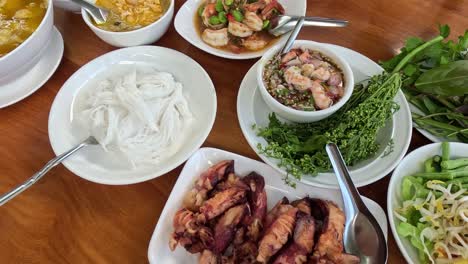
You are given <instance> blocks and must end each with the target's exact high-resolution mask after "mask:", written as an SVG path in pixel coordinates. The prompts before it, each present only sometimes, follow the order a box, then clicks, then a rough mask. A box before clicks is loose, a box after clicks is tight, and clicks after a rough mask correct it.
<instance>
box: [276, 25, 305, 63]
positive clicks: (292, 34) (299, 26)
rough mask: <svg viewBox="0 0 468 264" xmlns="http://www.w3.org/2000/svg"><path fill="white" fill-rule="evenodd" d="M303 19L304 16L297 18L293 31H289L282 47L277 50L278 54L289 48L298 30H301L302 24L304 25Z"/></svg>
mask: <svg viewBox="0 0 468 264" xmlns="http://www.w3.org/2000/svg"><path fill="white" fill-rule="evenodd" d="M304 21H305V17H301V18H299V20H298V21H297V23H296V25H294V29H293V32H292V33H291V35H289V38H288V40H287V41H286V43H285V44H284V46H283V48H282V49H281V50H280V51H279V53H278V54H279V55H281V54H284V53H286V52H288V51H289V50H290V49H291V47H292V46H293V44H294V41H296V38H297V35H299V32H300V31H301V29H302V26H303V25H304Z"/></svg>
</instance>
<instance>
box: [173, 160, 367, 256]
mask: <svg viewBox="0 0 468 264" xmlns="http://www.w3.org/2000/svg"><path fill="white" fill-rule="evenodd" d="M224 193H243V196H242V198H241V199H239V196H234V195H223V194H224ZM219 205H221V206H219ZM226 205H228V206H226ZM207 215H210V216H214V217H211V218H207ZM344 225H345V217H344V214H343V212H342V211H341V209H340V208H338V207H337V206H336V205H335V204H334V203H333V202H330V201H325V200H321V199H316V198H309V197H305V198H303V199H299V200H295V201H292V202H289V200H288V199H287V198H286V197H284V198H283V199H281V200H280V201H279V202H278V203H277V204H276V205H275V206H274V207H273V208H272V209H271V210H270V211H269V212H267V195H266V191H265V180H264V178H263V177H262V176H261V175H259V174H257V173H255V172H252V173H250V174H249V175H247V176H245V177H239V176H237V175H236V174H235V171H234V161H232V160H225V161H221V162H219V163H217V164H215V165H213V166H212V167H210V168H209V169H208V170H207V171H205V172H203V173H202V174H201V175H200V177H199V178H198V179H197V180H196V182H195V185H194V186H193V188H192V189H191V190H190V191H189V192H188V193H187V195H186V197H185V199H184V202H183V207H182V208H181V209H180V210H179V211H177V213H176V214H175V216H174V220H173V226H174V232H173V233H172V236H171V239H170V242H169V247H170V249H171V250H175V248H176V247H177V246H178V245H180V246H182V247H184V248H185V249H186V250H187V251H188V252H190V253H192V254H195V253H200V258H199V263H202V264H209V263H245V264H249V263H276V264H280V263H281V264H302V263H330V264H342V263H349V264H353V263H359V261H360V260H359V258H358V257H356V256H354V255H349V254H346V253H344V252H343V241H342V238H343V230H344ZM307 261H309V262H307Z"/></svg>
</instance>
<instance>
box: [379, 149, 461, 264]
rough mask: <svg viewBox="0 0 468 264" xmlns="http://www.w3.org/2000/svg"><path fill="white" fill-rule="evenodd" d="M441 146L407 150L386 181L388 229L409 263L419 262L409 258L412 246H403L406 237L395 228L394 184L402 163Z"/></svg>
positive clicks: (395, 188)
mask: <svg viewBox="0 0 468 264" xmlns="http://www.w3.org/2000/svg"><path fill="white" fill-rule="evenodd" d="M449 144H450V145H452V144H454V145H457V146H461V148H468V144H465V143H461V142H449ZM441 146H442V142H435V143H430V144H427V145H424V146H421V147H419V148H416V149H414V150H413V151H411V152H409V153H408V154H407V155H406V156H405V157H404V158H403V159H402V160H401V161H400V163H399V164H398V165H397V166H396V167H395V169H394V170H393V173H392V175H391V177H390V182H389V183H388V189H387V216H388V221H389V225H390V230H391V231H392V235H393V237H394V239H395V242H396V244H397V246H398V249H399V250H400V252H401V254H402V255H403V257H404V258H405V260H406V261H407V262H408V263H411V264H414V263H420V261H419V260H417V262H415V261H414V260H413V259H411V257H410V255H409V253H408V251H409V250H410V249H413V248H407V247H405V245H404V244H403V240H404V239H406V238H402V237H400V235H399V234H398V232H397V230H396V228H397V227H396V224H397V223H398V222H396V221H395V220H394V218H395V214H394V212H393V209H394V208H395V205H396V204H395V203H393V201H392V200H393V198H395V199H396V200H397V202H401V200H400V199H397V198H398V197H396V190H397V188H400V186H396V184H397V183H398V181H400V182H401V179H402V178H403V177H404V176H405V175H404V174H402V173H400V170H401V167H402V164H404V163H406V162H408V160H409V159H413V158H414V157H417V156H418V155H419V154H421V153H424V152H425V151H426V150H427V149H431V148H434V147H437V149H438V150H440V149H441ZM451 148H452V146H451ZM434 155H435V154H434ZM420 162H424V160H423V159H421V160H420ZM397 173H398V174H397ZM397 175H400V176H399V177H396V176H397ZM413 250H415V249H413Z"/></svg>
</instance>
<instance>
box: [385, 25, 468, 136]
mask: <svg viewBox="0 0 468 264" xmlns="http://www.w3.org/2000/svg"><path fill="white" fill-rule="evenodd" d="M439 30H440V35H439V36H437V37H436V38H434V39H432V40H429V41H428V42H425V41H424V40H422V39H421V38H417V37H409V38H408V39H407V40H406V42H405V46H404V47H403V48H402V49H401V52H400V54H398V55H396V56H395V57H393V58H391V59H390V60H388V61H385V62H381V65H382V67H383V68H384V69H385V70H386V71H389V72H390V71H392V72H397V71H398V72H401V73H402V75H403V85H402V90H403V92H404V93H405V96H406V98H407V99H408V101H409V102H410V103H411V104H412V105H414V106H415V107H416V108H418V109H419V110H420V111H421V112H423V113H424V115H418V114H415V113H413V121H414V123H415V124H416V126H417V127H419V128H422V129H425V130H427V131H428V132H430V133H431V134H434V135H436V136H439V137H444V138H448V139H451V140H460V141H462V142H465V143H468V57H467V56H468V55H467V53H468V30H467V31H466V32H465V33H464V34H463V35H461V36H459V37H458V40H457V41H456V42H455V41H452V40H448V41H442V40H443V39H444V38H447V37H448V36H449V34H450V28H449V27H448V25H442V26H440V27H439ZM411 53H417V54H416V55H415V56H413V57H407V55H408V54H411ZM405 57H406V59H405ZM400 65H403V66H400Z"/></svg>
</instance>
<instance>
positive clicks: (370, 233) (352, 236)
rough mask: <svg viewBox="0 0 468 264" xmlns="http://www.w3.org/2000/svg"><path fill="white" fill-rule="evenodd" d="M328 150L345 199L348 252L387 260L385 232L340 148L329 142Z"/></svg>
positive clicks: (373, 260)
mask: <svg viewBox="0 0 468 264" xmlns="http://www.w3.org/2000/svg"><path fill="white" fill-rule="evenodd" d="M326 150H327V153H328V157H329V158H330V161H331V163H332V166H333V170H334V171H335V174H336V178H337V179H338V184H339V185H340V189H341V195H342V196H343V201H344V207H345V208H344V209H345V215H346V226H345V230H344V234H343V240H344V246H345V250H346V253H350V254H353V255H356V256H358V257H360V258H361V263H369V264H370V263H375V264H385V263H387V254H388V252H387V250H388V249H387V241H385V236H384V234H383V232H382V229H381V228H380V226H379V224H378V223H377V220H375V218H374V216H373V215H372V214H371V213H370V211H369V209H367V207H366V205H365V204H364V202H363V201H362V199H361V196H360V195H359V192H358V190H357V189H356V187H355V186H354V183H353V181H352V179H351V177H350V175H349V172H348V169H347V168H346V164H345V162H344V160H343V157H342V156H341V153H340V150H339V149H338V147H337V146H336V145H335V144H327V146H326Z"/></svg>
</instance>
